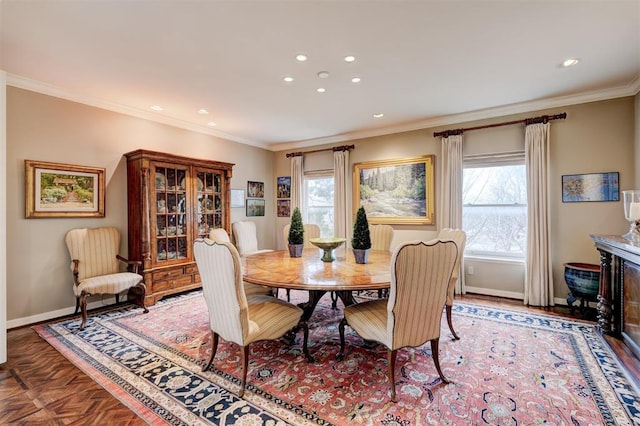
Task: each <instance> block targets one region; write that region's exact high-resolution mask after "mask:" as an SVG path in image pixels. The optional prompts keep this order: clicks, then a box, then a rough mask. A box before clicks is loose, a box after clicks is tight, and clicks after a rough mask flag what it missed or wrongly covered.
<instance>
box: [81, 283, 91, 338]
mask: <svg viewBox="0 0 640 426" xmlns="http://www.w3.org/2000/svg"><path fill="white" fill-rule="evenodd" d="M87 297H89V295H88V294H87V293H84V292H83V293H82V294H81V295H80V312H82V322H81V323H80V330H84V326H85V325H87Z"/></svg>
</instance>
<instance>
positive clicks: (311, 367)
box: [35, 292, 640, 425]
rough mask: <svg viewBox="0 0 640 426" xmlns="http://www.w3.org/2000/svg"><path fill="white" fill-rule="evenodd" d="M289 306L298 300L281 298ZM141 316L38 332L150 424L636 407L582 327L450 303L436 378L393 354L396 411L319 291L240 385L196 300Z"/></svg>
mask: <svg viewBox="0 0 640 426" xmlns="http://www.w3.org/2000/svg"><path fill="white" fill-rule="evenodd" d="M292 293H293V297H294V298H295V301H296V302H299V301H303V300H304V299H305V294H304V293H302V292H292ZM150 311H151V312H149V313H148V314H146V315H144V314H142V313H141V312H140V310H139V309H136V308H128V307H124V308H121V309H118V310H114V311H110V312H106V313H101V314H99V315H95V316H92V317H91V318H90V319H89V322H88V326H87V327H86V328H85V330H84V331H79V330H78V326H79V323H80V321H79V320H78V319H73V320H65V321H61V322H56V323H51V324H48V325H43V326H37V327H35V329H36V330H37V332H38V333H39V334H40V335H41V336H42V337H43V338H44V339H46V340H47V341H48V342H49V343H50V344H51V345H53V346H54V347H55V348H57V349H58V350H59V351H60V352H61V353H62V354H64V355H65V356H66V357H67V358H69V359H70V360H71V361H72V362H73V363H75V364H76V365H77V366H78V367H79V368H80V369H82V370H83V371H84V372H86V373H87V374H88V375H89V376H91V377H92V378H93V379H94V380H96V381H97V382H99V383H100V384H101V385H102V386H103V387H105V388H106V389H107V390H108V391H109V392H111V393H112V394H113V395H114V396H115V397H116V398H118V399H120V400H121V401H122V402H123V403H124V404H125V405H127V406H128V407H130V408H131V409H132V410H133V411H134V412H135V413H137V414H138V415H139V416H140V417H141V418H143V419H144V420H145V421H147V422H148V423H149V424H154V425H155V424H173V425H179V424H185V425H198V424H218V425H224V424H242V425H262V424H264V425H279V424H295V425H310V424H315V425H329V424H334V425H345V424H349V425H351V424H361V425H375V424H382V425H426V424H434V425H541V424H546V425H633V424H640V398H639V395H638V391H637V390H636V389H635V388H634V387H633V386H632V385H631V384H630V382H629V380H628V379H627V378H626V376H625V375H624V373H623V372H622V370H621V369H620V366H619V365H618V363H617V361H616V360H615V358H614V357H613V356H612V353H611V352H610V350H609V349H608V348H607V346H606V343H605V342H604V341H603V339H602V338H601V337H600V336H599V334H598V333H597V331H596V330H595V328H594V327H593V325H592V324H590V323H586V322H581V321H574V320H567V319H563V318H559V317H553V316H547V315H539V314H529V313H522V312H517V311H510V310H508V309H503V308H500V309H495V308H489V307H486V306H482V305H475V304H468V303H457V304H456V305H454V314H453V316H454V323H455V325H456V330H457V331H458V334H459V335H460V336H461V340H459V341H453V340H452V339H451V334H450V333H449V330H448V328H447V326H446V323H443V327H442V336H441V339H440V363H441V366H442V369H443V372H444V374H445V376H447V377H448V378H449V379H450V380H451V381H452V383H451V384H449V385H444V384H443V383H442V382H441V381H440V379H439V377H438V374H437V372H436V371H435V368H434V365H433V360H432V359H431V350H430V346H429V344H427V345H424V346H422V347H420V348H417V349H404V350H401V351H399V354H398V359H397V364H396V386H397V389H398V402H397V403H396V404H393V403H391V402H390V400H389V395H390V392H389V383H388V380H387V378H386V349H385V348H384V347H381V346H376V347H374V348H372V349H371V348H369V349H368V348H365V347H364V342H363V341H362V339H360V337H358V336H357V335H356V334H355V333H354V332H353V330H351V329H350V328H349V327H347V328H346V331H347V339H348V341H347V349H346V353H345V359H344V360H343V361H341V362H338V361H336V354H337V353H338V351H339V346H340V345H339V341H340V339H339V335H338V323H339V320H340V318H341V317H342V312H341V311H340V309H338V310H337V311H335V310H332V309H331V306H330V300H329V297H328V295H327V296H325V297H324V298H323V300H322V301H321V303H320V304H319V305H318V308H317V310H316V312H315V313H314V315H313V317H312V318H311V321H310V326H311V328H310V350H311V353H312V355H313V356H314V357H315V359H316V363H314V364H308V363H307V362H306V361H305V359H304V356H303V355H302V354H301V352H302V351H301V340H302V337H301V334H300V333H299V334H298V336H297V341H296V343H295V344H293V345H292V346H286V345H285V343H284V342H283V341H268V342H258V343H255V344H253V345H252V346H251V348H252V349H251V354H250V357H249V373H248V378H247V382H248V386H247V390H246V392H245V397H244V399H239V398H237V396H236V395H235V393H236V392H237V391H238V388H239V383H240V381H239V376H240V367H239V366H240V360H239V356H240V351H239V348H238V347H237V346H236V345H230V344H228V343H226V342H224V341H223V340H222V339H221V342H220V347H219V348H218V354H217V356H216V359H215V362H214V368H213V369H211V370H209V371H207V372H202V367H203V366H204V365H205V363H206V361H207V360H208V358H209V355H210V353H211V340H210V333H209V329H208V317H207V308H206V305H205V303H204V300H203V298H202V293H201V292H192V293H188V294H185V295H181V296H178V297H173V298H169V299H166V300H163V301H161V302H159V303H158V304H156V305H155V306H153V307H151V309H150Z"/></svg>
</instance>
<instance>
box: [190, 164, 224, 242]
mask: <svg viewBox="0 0 640 426" xmlns="http://www.w3.org/2000/svg"><path fill="white" fill-rule="evenodd" d="M196 182H197V192H196V199H197V200H196V209H197V216H196V223H197V236H198V237H207V236H208V235H209V230H210V229H213V228H221V227H222V226H223V216H222V215H223V211H222V194H223V191H224V188H223V183H222V174H221V173H220V172H218V171H211V170H197V171H196Z"/></svg>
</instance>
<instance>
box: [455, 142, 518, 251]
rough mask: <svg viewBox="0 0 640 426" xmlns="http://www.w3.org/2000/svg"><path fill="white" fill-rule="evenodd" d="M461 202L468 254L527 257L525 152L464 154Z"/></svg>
mask: <svg viewBox="0 0 640 426" xmlns="http://www.w3.org/2000/svg"><path fill="white" fill-rule="evenodd" d="M462 203H463V206H462V228H463V229H464V230H465V232H466V233H467V245H466V250H465V254H466V255H468V256H474V255H475V256H482V257H499V258H516V259H524V255H525V251H526V244H527V238H526V235H527V180H526V169H525V165H524V154H522V153H516V154H502V155H496V156H475V157H465V162H464V173H463V190H462Z"/></svg>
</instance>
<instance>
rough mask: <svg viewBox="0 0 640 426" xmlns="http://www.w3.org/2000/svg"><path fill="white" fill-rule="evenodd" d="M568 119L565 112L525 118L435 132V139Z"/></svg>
mask: <svg viewBox="0 0 640 426" xmlns="http://www.w3.org/2000/svg"><path fill="white" fill-rule="evenodd" d="M565 118H567V113H566V112H563V113H561V114H554V115H541V116H540V117H532V118H525V119H523V120H515V121H507V122H505V123H495V124H486V125H484V126H476V127H467V128H466V129H453V130H444V131H442V132H433V137H434V138H437V137H438V136H442V137H445V138H448V137H449V136H453V135H461V134H462V133H464V132H468V131H469V130H480V129H489V128H491V127H500V126H510V125H512V124H520V123H524V124H525V125H527V126H528V125H529V124H536V123H546V122H548V121H550V120H564V119H565Z"/></svg>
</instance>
